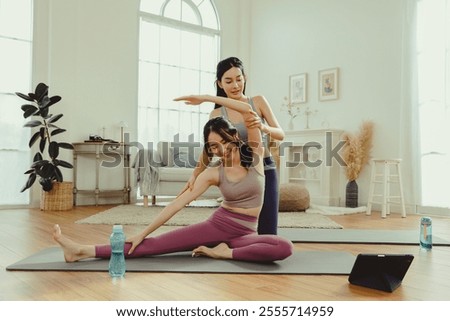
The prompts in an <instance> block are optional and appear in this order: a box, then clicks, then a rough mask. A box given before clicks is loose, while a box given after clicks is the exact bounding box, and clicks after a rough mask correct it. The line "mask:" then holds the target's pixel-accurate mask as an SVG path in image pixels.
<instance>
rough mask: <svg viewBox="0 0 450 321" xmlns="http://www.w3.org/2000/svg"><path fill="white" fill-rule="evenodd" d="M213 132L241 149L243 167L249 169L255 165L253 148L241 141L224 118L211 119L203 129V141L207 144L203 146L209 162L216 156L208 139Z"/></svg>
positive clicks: (233, 128)
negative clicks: (210, 147)
mask: <svg viewBox="0 0 450 321" xmlns="http://www.w3.org/2000/svg"><path fill="white" fill-rule="evenodd" d="M211 132H214V133H216V134H218V135H219V136H220V137H222V139H223V140H224V141H225V142H227V143H234V144H236V145H237V146H238V147H239V154H240V157H241V166H243V167H245V168H249V167H250V166H251V165H252V164H253V151H252V148H251V147H250V146H249V145H248V144H247V143H246V142H244V141H242V140H240V139H239V136H238V131H237V129H236V127H234V126H233V125H232V124H231V123H230V122H229V121H228V120H226V119H225V118H223V117H222V116H219V117H215V118H211V119H210V120H209V121H208V122H207V123H206V124H205V127H203V139H204V141H205V144H204V146H203V148H204V150H205V153H206V155H208V158H209V160H211V159H212V157H213V156H214V155H213V154H212V153H211V151H210V149H209V143H208V137H209V134H211Z"/></svg>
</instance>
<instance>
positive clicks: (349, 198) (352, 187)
mask: <svg viewBox="0 0 450 321" xmlns="http://www.w3.org/2000/svg"><path fill="white" fill-rule="evenodd" d="M345 207H352V208H355V207H358V184H356V181H355V180H353V181H349V182H348V183H347V186H346V187H345Z"/></svg>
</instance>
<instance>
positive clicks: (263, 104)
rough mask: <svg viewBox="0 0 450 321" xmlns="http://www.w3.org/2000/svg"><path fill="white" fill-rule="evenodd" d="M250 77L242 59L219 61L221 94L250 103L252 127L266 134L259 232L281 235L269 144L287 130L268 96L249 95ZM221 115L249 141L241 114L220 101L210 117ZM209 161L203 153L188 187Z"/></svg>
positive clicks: (275, 179) (275, 181) (264, 138)
mask: <svg viewBox="0 0 450 321" xmlns="http://www.w3.org/2000/svg"><path fill="white" fill-rule="evenodd" d="M246 80H247V79H246V75H245V72H244V65H243V63H242V61H241V60H239V59H238V58H236V57H230V58H227V59H224V60H222V61H220V62H219V63H218V64H217V70H216V88H217V96H219V97H227V98H231V99H234V100H238V101H241V102H245V103H248V104H250V106H251V107H252V109H253V111H254V113H253V115H254V120H253V122H252V124H251V126H252V128H255V127H256V128H259V129H260V130H261V133H262V135H263V140H264V141H265V150H264V173H265V177H266V178H265V180H266V183H265V190H264V203H263V207H262V209H261V213H260V215H259V221H258V234H277V224H278V201H279V195H278V177H277V172H276V166H275V162H274V160H273V157H272V155H271V153H270V145H269V143H270V139H271V138H272V139H275V140H278V141H282V140H283V139H284V131H283V129H281V127H280V125H279V123H278V121H277V119H276V117H275V115H274V114H273V112H272V109H271V108H270V106H269V103H268V102H267V100H266V99H265V98H264V96H254V97H248V96H246V95H245V87H246ZM217 116H222V117H224V118H225V119H228V120H229V121H230V122H231V123H232V124H233V125H234V126H235V127H236V128H237V130H238V132H239V137H240V138H241V139H242V140H243V141H247V136H248V135H247V127H246V125H245V123H244V119H243V117H242V114H241V113H239V112H237V111H235V110H232V109H231V108H228V107H225V106H221V105H220V104H217V103H216V104H215V106H214V110H213V111H211V113H210V118H214V117H217ZM208 163H209V160H208V157H207V156H206V155H205V154H204V153H203V155H202V156H201V159H200V160H199V161H198V162H197V166H196V168H195V170H194V173H193V174H192V176H191V178H190V179H189V181H188V183H187V184H186V187H185V189H184V190H186V189H187V188H190V189H192V187H193V185H194V182H195V180H196V178H197V176H198V175H199V174H200V173H201V172H203V171H204V170H205V168H206V167H207V166H208Z"/></svg>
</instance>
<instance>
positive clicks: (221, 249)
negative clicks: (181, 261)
mask: <svg viewBox="0 0 450 321" xmlns="http://www.w3.org/2000/svg"><path fill="white" fill-rule="evenodd" d="M192 256H193V257H198V256H209V257H212V258H213V259H232V258H233V250H232V249H230V248H229V247H228V245H227V244H225V243H220V244H219V245H217V246H216V247H213V248H209V247H207V246H203V245H202V246H199V247H197V248H196V249H194V251H192Z"/></svg>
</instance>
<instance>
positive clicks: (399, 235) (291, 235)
mask: <svg viewBox="0 0 450 321" xmlns="http://www.w3.org/2000/svg"><path fill="white" fill-rule="evenodd" d="M278 235H280V236H283V237H285V238H287V239H289V240H291V241H292V242H294V243H349V244H350V243H358V244H403V245H419V231H418V230H359V229H355V230H352V229H302V228H279V229H278ZM433 246H450V241H449V240H446V239H444V238H441V237H439V236H436V235H433Z"/></svg>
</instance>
